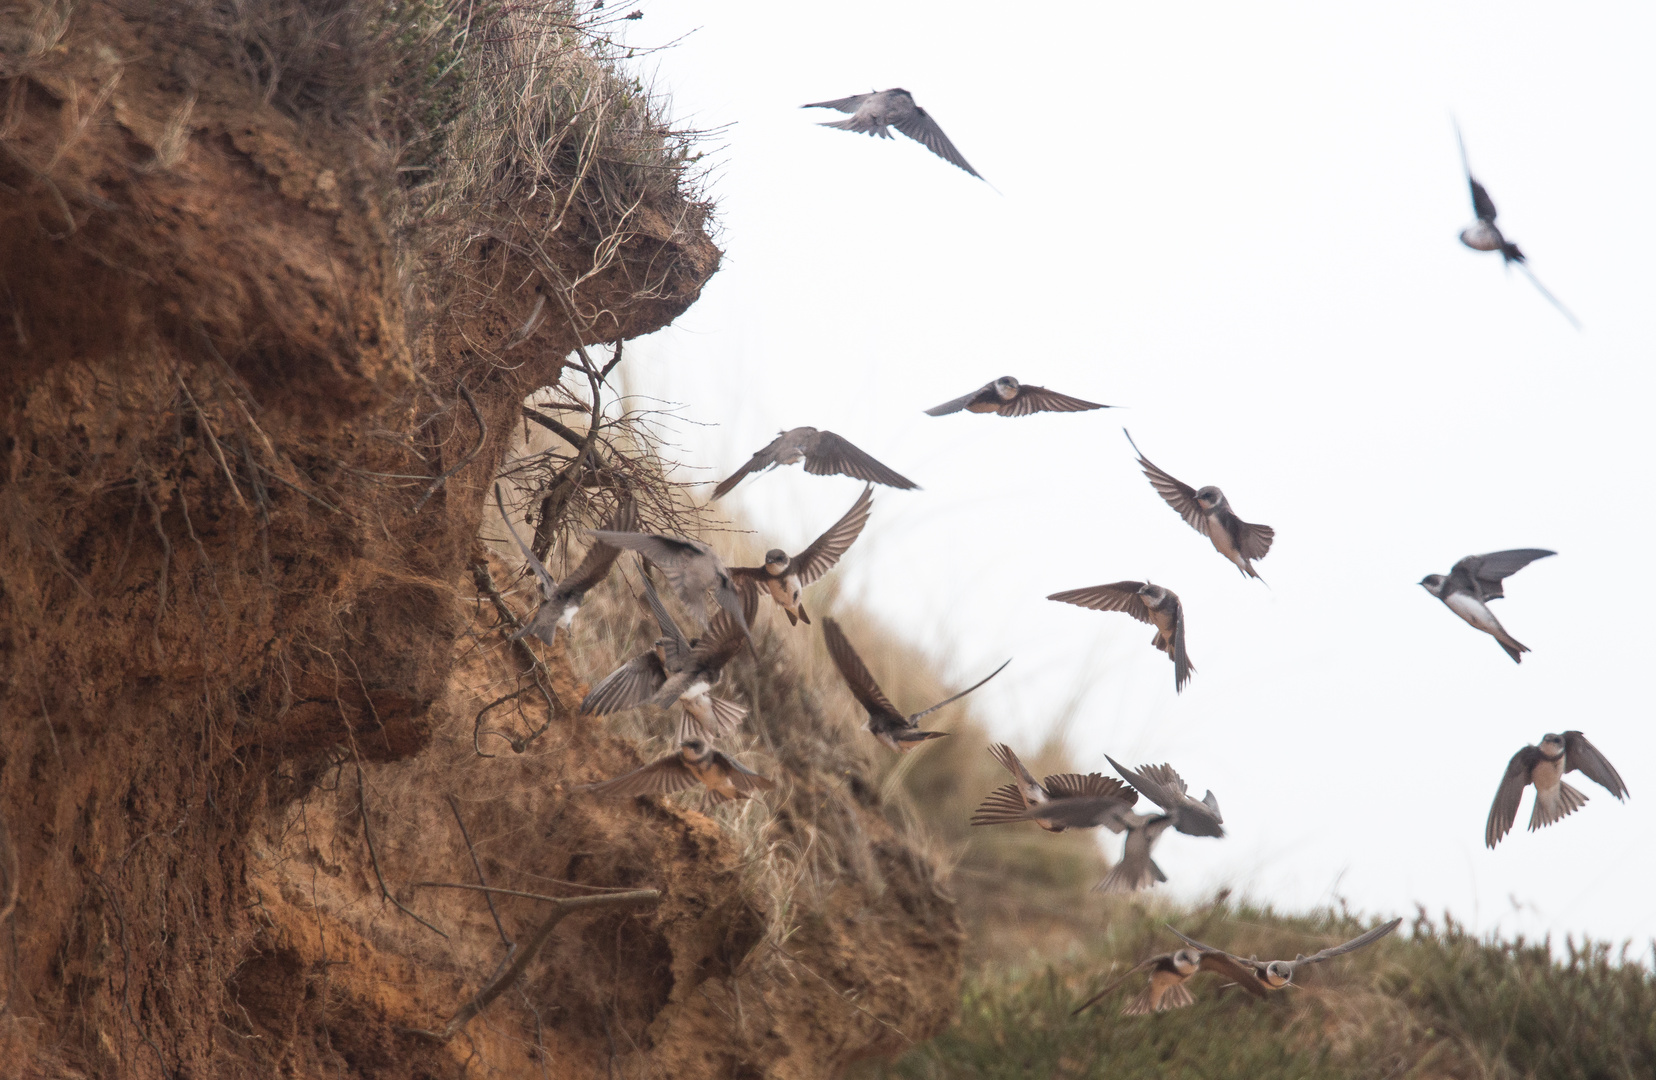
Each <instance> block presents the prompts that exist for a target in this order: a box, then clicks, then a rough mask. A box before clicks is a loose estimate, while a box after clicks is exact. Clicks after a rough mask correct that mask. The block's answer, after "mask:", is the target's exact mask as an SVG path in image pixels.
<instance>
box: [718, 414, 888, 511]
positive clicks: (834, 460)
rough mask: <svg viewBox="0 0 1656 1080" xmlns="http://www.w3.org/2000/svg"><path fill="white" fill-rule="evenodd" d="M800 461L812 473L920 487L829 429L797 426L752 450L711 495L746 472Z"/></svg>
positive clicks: (724, 489) (724, 491)
mask: <svg viewBox="0 0 1656 1080" xmlns="http://www.w3.org/2000/svg"><path fill="white" fill-rule="evenodd" d="M800 460H803V461H804V462H805V471H806V472H808V473H810V474H811V475H812V476H834V475H839V476H849V477H852V478H854V479H857V480H865V481H867V482H868V483H870V484H884V485H885V486H886V487H893V488H899V489H901V490H904V491H908V490H912V489H914V488H917V487H919V486H920V485H919V484H916V483H915V482H914V481H913V480H910V479H909V478H908V477H906V476H903V475H902V474H900V473H898V472H895V471H893V470H892V469H889V468H887V467H886V466H884V465H882V464H880V463H879V462H878V461H875V460H874V459H873V458H872V457H869V456H868V454H866V453H864V452H863V451H861V450H859V449H857V448H856V447H855V446H852V445H851V444H850V443H849V442H847V441H846V440H845V439H843V438H841V437H840V436H838V435H835V434H834V433H833V432H832V431H818V430H817V429H816V428H814V427H796V428H793V429H791V430H788V431H784V432H782V433H781V434H779V435H778V436H777V437H776V438H774V439H772V440H771V441H770V442H769V443H768V444H766V445H765V446H764V447H763V448H761V449H759V450H757V451H755V452H754V455H753V456H752V457H750V458H748V459H747V463H746V464H744V465H743V466H742V467H741V468H739V469H737V470H736V471H735V472H733V473H731V474H730V475H729V476H727V477H725V478H724V479H723V480H721V481H719V486H718V487H716V488H714V489H713V498H715V499H722V498H724V497H725V496H726V495H728V494H730V492H731V490H732V489H733V488H735V486H736V485H737V484H739V483H741V482H742V478H743V477H745V476H747V475H748V474H749V473H753V472H760V471H768V470H770V469H774V468H776V467H777V466H778V465H792V464H793V463H794V462H796V461H800Z"/></svg>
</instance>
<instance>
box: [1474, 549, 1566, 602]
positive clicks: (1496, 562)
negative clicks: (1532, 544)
mask: <svg viewBox="0 0 1656 1080" xmlns="http://www.w3.org/2000/svg"><path fill="white" fill-rule="evenodd" d="M1557 554H1558V552H1556V551H1548V550H1546V549H1545V548H1514V549H1513V550H1511V551H1492V552H1490V553H1489V554H1487V555H1468V556H1467V557H1466V558H1464V559H1462V560H1461V561H1460V562H1458V563H1456V564H1455V566H1454V568H1453V569H1452V570H1450V571H1449V574H1450V576H1451V577H1454V576H1456V575H1459V574H1464V575H1465V576H1466V577H1469V578H1471V579H1472V580H1473V582H1475V583H1476V585H1477V595H1478V597H1479V598H1480V599H1482V600H1486V601H1487V600H1499V599H1501V598H1502V597H1503V596H1505V595H1506V593H1505V591H1503V586H1502V584H1501V583H1502V582H1503V581H1504V580H1505V579H1507V578H1509V577H1511V576H1512V575H1513V574H1516V573H1517V572H1518V571H1520V570H1522V569H1523V568H1524V567H1526V566H1528V565H1529V564H1530V563H1532V562H1534V561H1535V560H1536V559H1545V558H1546V557H1547V556H1549V555H1557Z"/></svg>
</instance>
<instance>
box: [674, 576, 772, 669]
mask: <svg viewBox="0 0 1656 1080" xmlns="http://www.w3.org/2000/svg"><path fill="white" fill-rule="evenodd" d="M750 602H751V604H752V605H753V607H754V608H755V614H757V608H758V602H759V594H758V593H756V592H752V591H748V592H747V595H746V596H744V597H743V598H742V606H743V607H744V608H745V607H747V606H748V604H749V603H750ZM743 615H744V616H746V615H747V613H746V612H745V611H744V612H743ZM747 640H748V628H747V625H746V624H745V623H744V622H740V621H738V620H737V619H736V617H735V616H733V615H731V613H730V612H728V611H726V610H724V609H723V608H720V609H719V610H718V611H716V612H714V613H713V619H712V621H711V622H709V623H708V624H707V633H705V634H703V635H702V636H701V638H700V639H699V640H697V642H696V644H695V647H693V648H692V649H691V650H690V666H693V667H699V668H702V669H704V670H710V671H717V670H719V669H721V668H723V667H724V666H725V665H726V664H728V663H730V661H731V660H733V659H735V657H736V654H737V653H739V652H741V651H742V645H743V644H745V643H746V642H747Z"/></svg>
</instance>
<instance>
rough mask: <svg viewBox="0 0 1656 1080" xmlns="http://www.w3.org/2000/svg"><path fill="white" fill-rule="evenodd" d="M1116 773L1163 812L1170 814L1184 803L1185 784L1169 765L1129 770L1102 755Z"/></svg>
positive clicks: (1109, 757) (1111, 758) (1147, 766)
mask: <svg viewBox="0 0 1656 1080" xmlns="http://www.w3.org/2000/svg"><path fill="white" fill-rule="evenodd" d="M1104 760H1105V761H1108V762H1109V763H1110V765H1111V766H1112V767H1113V768H1114V769H1115V771H1116V772H1118V773H1120V774H1121V775H1122V777H1123V778H1124V779H1125V780H1126V781H1127V782H1128V783H1129V784H1131V785H1133V788H1134V790H1136V791H1137V792H1138V793H1139V794H1140V795H1143V796H1144V797H1145V798H1146V799H1149V800H1150V801H1151V802H1153V803H1155V804H1156V805H1157V806H1159V807H1161V808H1162V809H1163V810H1165V811H1167V812H1169V813H1171V812H1173V811H1174V810H1177V809H1178V808H1180V807H1182V806H1183V805H1184V804H1185V803H1186V801H1187V800H1186V798H1185V782H1184V778H1183V777H1181V776H1180V775H1179V774H1178V773H1177V772H1175V771H1174V769H1173V766H1171V765H1146V766H1145V767H1144V768H1142V769H1129V768H1128V767H1127V766H1125V765H1123V764H1122V763H1121V762H1119V761H1117V760H1116V759H1115V758H1113V757H1111V756H1110V755H1109V754H1105V755H1104Z"/></svg>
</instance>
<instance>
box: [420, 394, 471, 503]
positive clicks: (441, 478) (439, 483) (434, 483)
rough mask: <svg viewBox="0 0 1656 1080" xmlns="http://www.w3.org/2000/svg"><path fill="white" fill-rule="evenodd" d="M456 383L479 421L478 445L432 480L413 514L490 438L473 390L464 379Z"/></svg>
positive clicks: (468, 463) (467, 462)
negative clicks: (469, 388)
mask: <svg viewBox="0 0 1656 1080" xmlns="http://www.w3.org/2000/svg"><path fill="white" fill-rule="evenodd" d="M455 385H457V386H459V387H460V396H461V397H463V398H465V399H466V404H467V405H468V406H470V407H471V414H472V419H473V420H475V421H477V445H476V446H473V447H472V448H471V449H470V450H469V451H467V453H466V456H465V457H463V458H461V459H460V460H459V461H458V462H457V463H456V464H455V466H454V468H452V469H450V470H448V471H447V472H445V473H444V474H443V475H441V476H439V477H437V478H436V479H435V480H433V481H432V482H431V486H430V487H428V488H426V492H425V494H424V495H421V496H420V501H419V502H417V503H415V504H414V509H412V510H410V511H409V513H411V514H418V513H419V512H420V507H422V506H424V505H425V504H426V500H427V499H429V498H431V497H432V496H433V495H435V494H437V489H438V488H440V487H442V486H443V485H444V484H445V483H447V482H448V478H449V477H451V476H453V475H454V474H455V473H457V472H459V471H460V470H461V469H464V468H465V467H466V466H467V465H470V464H471V463H472V459H473V458H475V457H476V456H477V455H478V453H479V452H481V451H482V449H483V444H484V443H485V442H487V441H488V440H489V425H488V423H487V422H485V421H484V419H483V410H482V409H480V408H478V407H477V399H476V398H474V397H472V392H471V391H470V390H468V389H466V384H465V382H464V381H461V382H458V383H456V384H455Z"/></svg>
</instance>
